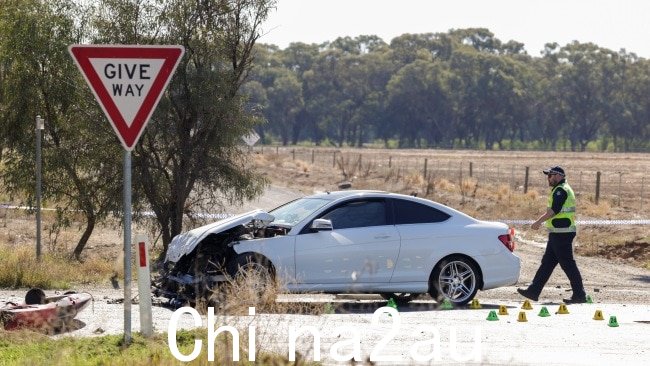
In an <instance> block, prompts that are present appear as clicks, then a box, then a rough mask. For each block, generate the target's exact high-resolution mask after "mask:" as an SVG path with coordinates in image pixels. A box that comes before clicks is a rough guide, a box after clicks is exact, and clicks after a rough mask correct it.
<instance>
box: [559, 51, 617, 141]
mask: <svg viewBox="0 0 650 366" xmlns="http://www.w3.org/2000/svg"><path fill="white" fill-rule="evenodd" d="M558 58H559V61H560V63H563V64H564V65H565V67H563V68H562V74H561V78H560V81H559V83H558V88H559V90H560V93H561V95H562V99H563V104H562V106H563V108H564V113H565V115H566V116H567V123H568V127H569V128H570V132H569V139H570V141H571V148H572V150H576V149H580V151H584V150H585V148H586V146H587V143H589V141H592V140H594V139H595V137H596V136H597V134H598V132H599V131H600V130H601V128H602V127H603V126H604V125H605V123H606V120H607V118H608V116H609V112H610V111H609V110H608V107H607V105H608V104H609V103H610V101H611V100H613V95H614V93H613V91H614V88H613V87H612V86H613V85H616V84H617V81H616V80H614V79H615V77H616V76H615V75H614V74H613V73H612V69H613V68H614V65H615V63H616V60H617V58H618V56H617V55H616V53H614V52H612V51H610V50H606V49H603V48H600V47H598V46H596V45H594V44H593V43H584V44H583V43H578V42H573V43H571V44H568V45H566V46H564V47H562V48H561V49H560V52H559V54H558Z"/></svg>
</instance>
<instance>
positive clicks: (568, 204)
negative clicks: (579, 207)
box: [546, 182, 576, 233]
mask: <svg viewBox="0 0 650 366" xmlns="http://www.w3.org/2000/svg"><path fill="white" fill-rule="evenodd" d="M558 188H562V189H564V191H565V192H566V193H567V198H566V201H564V205H562V209H561V210H560V212H558V213H557V214H556V215H555V216H553V217H551V218H550V219H548V220H546V228H547V229H548V231H549V232H552V233H575V232H576V196H575V193H573V189H571V186H569V184H568V183H567V182H564V183H560V184H558V185H556V186H555V187H553V189H552V190H551V193H550V194H549V195H548V204H547V207H548V208H551V207H552V206H553V195H554V194H555V191H557V189H558ZM564 218H566V219H569V220H570V221H571V225H570V226H569V227H555V226H553V220H555V219H564Z"/></svg>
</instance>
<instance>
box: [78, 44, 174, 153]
mask: <svg viewBox="0 0 650 366" xmlns="http://www.w3.org/2000/svg"><path fill="white" fill-rule="evenodd" d="M68 51H69V52H70V55H72V58H73V59H74V61H75V63H76V64H77V66H78V67H79V70H81V73H82V74H83V76H84V78H85V79H86V82H87V83H88V85H89V86H90V89H91V90H92V91H93V94H95V98H96V99H97V101H98V102H99V105H100V106H101V107H102V110H103V111H104V113H105V114H106V117H107V118H108V120H109V122H111V125H112V126H113V130H115V133H116V134H117V137H118V138H119V139H120V141H121V142H122V145H123V146H124V149H126V150H127V151H131V150H133V148H134V146H135V144H136V143H137V142H138V139H139V138H140V135H141V134H142V131H143V130H144V127H145V126H146V125H147V122H149V118H150V117H151V114H152V113H153V111H154V110H155V109H156V106H157V105H158V102H159V101H160V97H161V96H162V92H163V91H164V90H165V88H166V87H167V84H168V83H169V80H170V79H171V76H172V75H173V74H174V71H175V70H176V66H178V62H179V61H180V59H181V57H182V56H183V54H184V53H185V48H184V47H183V46H151V45H74V44H73V45H70V47H68Z"/></svg>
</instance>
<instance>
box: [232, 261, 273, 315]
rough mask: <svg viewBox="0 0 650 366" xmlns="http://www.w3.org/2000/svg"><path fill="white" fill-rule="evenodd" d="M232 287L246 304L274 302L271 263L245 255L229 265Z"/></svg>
mask: <svg viewBox="0 0 650 366" xmlns="http://www.w3.org/2000/svg"><path fill="white" fill-rule="evenodd" d="M229 273H230V274H231V276H232V285H233V286H235V288H236V289H237V291H238V295H241V296H243V297H245V298H246V301H248V302H254V303H257V304H260V305H261V304H265V303H269V302H274V301H275V292H276V286H275V278H274V276H273V270H272V266H271V263H270V262H269V261H268V260H267V259H266V258H264V257H262V256H260V255H257V254H253V253H246V254H241V255H239V256H237V258H235V260H234V261H233V262H232V263H231V264H230V268H229Z"/></svg>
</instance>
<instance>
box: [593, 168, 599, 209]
mask: <svg viewBox="0 0 650 366" xmlns="http://www.w3.org/2000/svg"><path fill="white" fill-rule="evenodd" d="M599 200H600V172H596V198H595V199H594V202H595V203H596V204H598V201H599Z"/></svg>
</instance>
